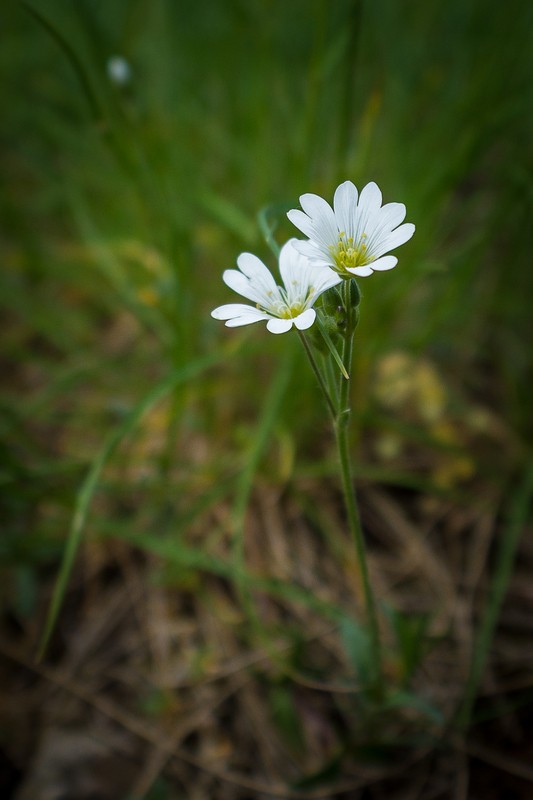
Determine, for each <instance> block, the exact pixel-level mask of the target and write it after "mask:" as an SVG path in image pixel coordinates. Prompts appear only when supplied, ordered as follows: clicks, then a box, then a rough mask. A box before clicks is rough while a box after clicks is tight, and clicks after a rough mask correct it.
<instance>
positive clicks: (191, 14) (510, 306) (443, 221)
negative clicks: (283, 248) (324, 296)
mask: <svg viewBox="0 0 533 800" xmlns="http://www.w3.org/2000/svg"><path fill="white" fill-rule="evenodd" d="M1 14H2V27H3V37H2V38H3V44H2V48H1V49H0V82H1V85H2V89H3V108H2V134H1V137H2V138H1V142H2V152H1V156H0V158H1V162H2V173H3V176H4V177H3V180H2V185H1V188H0V204H1V211H2V219H3V225H2V234H1V253H2V274H1V278H0V281H1V285H0V303H1V304H2V307H3V313H4V315H5V320H6V321H5V322H4V325H3V335H2V342H3V347H2V350H3V356H2V360H3V364H4V368H3V377H4V380H3V384H4V388H3V393H2V412H3V413H2V429H3V430H2V433H3V441H4V445H3V447H2V464H1V474H0V478H1V481H2V484H3V489H4V492H3V496H4V499H3V506H4V511H3V515H4V520H5V527H4V532H3V534H2V540H1V544H0V547H1V549H2V550H1V553H2V560H3V564H4V566H5V569H6V574H7V575H9V578H8V579H7V581H6V582H5V583H4V588H3V592H4V596H5V599H6V600H7V602H8V603H9V604H10V605H12V606H13V607H14V608H15V609H16V613H17V614H19V615H21V617H22V618H24V617H25V616H28V615H31V614H32V613H33V611H34V610H35V604H36V602H37V598H38V596H39V578H38V575H39V572H38V568H39V567H40V566H41V565H45V566H48V567H50V568H51V569H52V570H54V569H55V568H56V566H57V563H58V559H59V557H60V556H61V555H62V554H63V553H64V548H65V544H66V542H67V540H68V541H70V546H71V556H72V557H73V556H74V551H75V545H76V544H77V542H78V540H79V537H80V536H81V535H82V533H83V530H84V525H85V522H86V517H87V514H88V512H89V510H90V506H91V503H92V501H93V499H94V493H95V492H98V491H99V492H100V493H101V495H102V496H103V497H104V498H105V499H106V500H107V501H108V503H111V504H113V503H114V506H113V505H112V507H113V508H115V511H114V512H113V513H112V512H110V511H109V505H108V506H106V512H105V514H101V515H99V514H98V508H96V511H95V513H94V519H93V527H92V532H93V533H94V532H97V533H99V534H101V535H113V536H118V537H124V538H126V539H130V540H133V541H134V542H135V544H137V545H138V546H140V547H145V548H146V549H148V550H150V549H151V550H155V551H156V552H159V553H160V554H161V555H163V557H164V558H165V557H166V558H168V559H169V563H170V561H172V558H174V560H176V559H177V561H178V563H181V564H184V565H186V568H187V569H194V568H199V569H201V568H202V565H205V563H206V562H205V558H207V556H205V555H204V554H203V553H202V551H201V550H200V549H198V548H191V549H189V550H187V548H186V542H185V541H184V539H183V532H184V531H186V530H187V526H188V525H190V524H191V523H192V522H193V521H194V520H195V519H197V517H198V516H199V515H201V514H203V513H205V512H206V510H208V509H209V508H210V507H212V506H214V505H216V503H217V502H218V501H219V500H220V498H221V497H232V498H234V501H233V502H234V521H235V529H236V531H239V530H241V529H242V525H243V515H244V510H245V508H246V503H247V498H248V497H249V493H250V491H251V486H252V484H253V481H254V476H255V475H256V474H257V472H258V471H259V472H261V471H263V472H264V471H266V472H267V473H268V474H269V477H270V479H271V480H274V481H276V480H277V481H280V483H283V480H284V479H285V478H284V476H286V474H289V473H290V472H291V470H293V469H294V468H295V467H294V466H293V465H294V461H295V459H296V460H297V463H299V464H302V465H304V466H303V467H301V468H302V469H304V468H306V469H307V471H308V474H311V473H314V474H321V472H323V474H324V475H326V476H327V475H331V474H332V469H333V468H332V465H331V459H330V456H331V453H330V451H329V450H328V444H327V442H328V439H327V420H326V414H325V409H324V408H323V404H322V400H321V398H320V396H319V393H318V391H317V389H316V386H315V383H314V378H313V376H312V375H311V374H310V371H309V369H308V365H307V364H306V362H305V359H304V357H303V354H301V353H299V351H298V342H297V341H296V337H291V336H289V335H287V336H282V337H273V336H270V335H268V334H267V333H266V332H265V331H264V330H263V329H262V328H261V326H256V327H253V328H251V329H249V330H239V331H227V330H226V329H225V328H224V327H223V326H222V325H221V324H219V323H216V322H215V321H214V320H212V319H211V318H210V316H209V312H210V310H211V308H212V307H214V306H215V305H219V304H221V303H225V302H231V300H232V297H231V292H230V291H229V290H228V289H227V287H225V286H224V284H223V283H222V280H221V274H222V271H223V270H224V269H226V268H228V267H232V266H233V265H234V263H235V259H236V257H237V255H238V254H239V253H240V252H242V251H243V250H252V251H253V252H255V253H257V254H258V255H260V256H262V257H264V259H265V260H266V261H267V263H269V264H270V266H272V267H274V266H275V265H274V263H273V259H272V256H271V255H270V253H269V250H268V248H267V246H266V244H265V242H264V240H263V238H262V235H261V231H260V227H259V225H258V221H257V214H258V212H259V211H260V210H261V209H263V208H265V207H268V214H269V219H270V220H271V221H272V222H273V223H274V224H275V225H276V232H275V235H276V236H277V238H278V240H279V241H280V242H283V241H284V240H285V239H286V238H288V237H289V236H292V235H295V233H296V232H295V230H294V229H293V228H291V226H290V224H289V223H288V221H287V220H286V219H285V217H284V209H286V208H287V207H291V206H293V207H295V206H296V205H297V201H298V196H299V195H300V194H301V193H303V192H307V191H313V192H317V193H319V194H322V195H323V196H325V197H326V198H328V199H331V198H332V195H333V191H334V189H335V187H336V185H337V184H338V183H339V182H340V181H342V180H345V179H351V180H353V181H354V182H355V183H356V184H357V185H358V186H360V187H361V186H362V185H364V184H365V183H366V182H368V181H370V180H375V181H377V182H378V184H379V186H380V187H381V188H382V191H383V194H384V198H385V201H399V202H404V203H405V204H406V206H407V209H408V214H407V219H408V220H409V221H412V222H414V223H415V224H416V226H417V231H416V235H415V236H414V238H413V239H412V240H411V241H410V242H409V243H408V244H407V245H405V246H404V247H402V248H401V250H400V251H399V252H398V256H399V259H400V260H399V265H398V267H397V268H396V269H395V270H393V271H392V272H390V273H386V274H376V275H374V276H373V277H372V278H370V279H363V280H361V288H362V291H363V295H364V296H363V303H362V319H361V324H360V327H359V329H358V336H357V347H356V362H355V370H356V376H357V377H356V381H355V396H354V404H355V406H356V408H357V411H358V419H359V426H360V428H362V429H363V430H364V429H365V426H370V427H371V426H372V425H377V424H378V423H377V422H376V415H377V411H376V408H375V402H374V401H373V399H372V396H371V393H370V391H369V377H368V376H369V374H370V372H371V370H372V365H373V364H374V363H375V362H376V361H377V360H378V359H379V357H380V356H381V355H382V354H384V353H387V352H388V351H390V350H395V349H405V350H406V351H408V352H410V353H412V354H415V355H424V356H427V357H429V358H431V359H432V360H433V361H434V362H435V363H437V364H438V365H439V368H440V369H441V370H442V374H443V375H445V376H446V381H447V382H448V383H449V385H450V386H451V387H457V388H458V389H459V394H461V395H463V396H466V397H469V398H472V399H473V400H478V399H483V401H486V402H487V403H488V404H489V406H490V407H491V408H492V409H493V410H494V411H495V412H496V413H497V415H498V416H499V417H500V418H501V419H503V420H504V421H505V425H506V426H507V427H508V428H509V430H510V431H512V435H513V436H514V437H516V439H517V440H518V441H519V442H525V441H527V437H528V436H530V435H531V411H530V402H531V401H530V397H529V394H530V391H529V388H528V387H529V386H530V381H531V341H530V337H528V323H529V321H530V317H531V301H532V296H533V295H532V291H531V289H532V281H533V277H532V276H533V270H532V269H531V245H532V242H531V238H532V237H531V230H532V225H531V223H532V207H533V191H532V181H531V175H532V166H533V164H532V148H531V142H532V140H533V114H532V100H533V82H532V81H531V67H532V58H531V54H530V49H531V48H530V36H531V34H530V31H531V29H532V26H533V6H531V4H528V3H523V2H518V0H509V1H508V2H506V3H504V4H502V3H496V2H479V1H478V2H472V3H467V2H464V0H446V2H444V1H443V0H437V1H436V2H431V3H428V2H422V0H419V1H415V2H409V3H401V2H397V1H396V0H374V2H354V1H353V0H352V1H350V2H348V0H337V1H335V0H334V1H333V2H326V1H325V0H314V1H313V2H309V0H306V1H305V2H304V1H303V0H294V2H290V3H282V2H275V1H273V0H270V1H269V2H265V0H247V2H241V1H240V0H228V2H220V1H218V2H217V1H216V0H206V1H205V2H202V3H198V2H191V0H182V1H181V2H177V1H176V2H172V1H171V0H150V2H148V0H127V1H126V0H114V1H113V2H106V1H105V0H91V2H89V0H78V2H72V1H68V0H45V2H39V3H37V2H33V3H32V2H27V3H16V2H9V3H7V4H6V5H5V6H4V7H3V10H2V12H1ZM114 55H120V56H122V57H124V58H125V59H127V61H128V62H129V64H130V67H131V79H130V81H129V82H128V83H127V84H126V85H124V86H116V85H114V84H113V83H112V82H111V81H110V79H109V76H108V73H107V64H108V60H109V59H110V57H112V56H114ZM165 392H166V393H167V399H168V398H170V399H169V402H170V411H169V412H168V414H167V415H166V416H165V419H164V421H163V423H162V425H161V428H160V429H159V428H158V429H157V431H156V433H157V436H156V437H155V441H156V444H155V445H153V446H152V449H151V450H150V451H149V453H148V454H146V453H141V454H139V453H138V452H137V451H136V450H135V446H134V443H135V436H136V434H135V431H134V428H135V430H137V428H138V427H139V426H140V427H141V429H142V424H143V423H142V413H143V412H144V411H145V410H146V409H147V408H148V406H150V408H151V407H152V405H151V404H152V403H153V404H156V402H157V401H158V400H159V399H160V398H161V396H162V394H163V393H165ZM411 433H413V432H411ZM129 434H131V436H130V435H129ZM415 434H416V431H415V432H414V434H413V435H415ZM421 435H422V434H421ZM188 437H189V438H190V437H196V438H197V439H198V440H199V441H201V442H202V443H203V444H202V447H203V448H204V449H203V455H202V456H201V457H200V456H199V457H198V458H197V459H195V457H194V455H191V452H190V450H189V449H188V448H187V447H186V446H185V445H184V441H186V440H188ZM123 439H124V440H125V443H124V442H123ZM465 446H466V445H465ZM117 447H118V449H119V452H115V451H117ZM272 452H274V456H272ZM269 455H270V457H269ZM95 459H96V460H95ZM108 460H111V461H113V463H114V464H115V465H116V468H115V469H114V470H112V471H110V472H109V473H106V472H105V470H104V471H103V472H102V471H101V468H102V469H103V468H104V466H105V464H106V463H107V462H108ZM147 461H148V462H149V463H150V465H151V466H150V469H149V470H146V471H144V472H143V469H142V467H143V464H145V462H147ZM136 463H139V465H140V466H139V470H138V472H135V470H134V469H133V467H132V465H133V466H135V464H136ZM91 465H92V467H91ZM365 468H366V467H365V465H360V466H359V468H358V469H359V471H363V472H364V471H365ZM367 468H368V474H371V465H367ZM479 468H480V469H481V470H485V471H487V472H488V473H490V474H491V475H494V474H495V475H498V474H500V477H501V481H502V482H504V481H505V482H507V481H508V480H509V478H510V473H509V471H508V470H507V471H505V470H502V469H501V465H500V464H498V463H494V462H492V463H485V462H484V461H483V460H482V458H481V457H480V459H479ZM515 468H516V464H514V465H513V469H515ZM90 469H92V471H89V472H88V470H90ZM87 476H88V477H87ZM382 477H383V476H382ZM385 477H386V476H385ZM403 480H404V481H407V482H409V475H407V476H405V475H404V477H403ZM84 481H85V482H84ZM412 481H413V485H415V483H416V482H415V478H414V477H412ZM80 487H81V489H80ZM76 498H77V499H76ZM139 498H140V499H141V502H140V503H139V502H138V501H139ZM102 502H103V501H102ZM73 509H75V510H76V515H75V517H74V521H72V515H73ZM69 526H71V527H70V539H68V536H67V533H68V530H69ZM168 537H170V538H168ZM236 542H237V543H236V545H235V548H236V557H237V558H242V552H241V550H242V537H241V538H239V536H237V537H236ZM239 542H240V544H239ZM180 548H181V549H180ZM239 554H240V555H239ZM180 559H181V560H180ZM202 559H204V560H202ZM236 563H239V562H238V561H237V562H236ZM195 565H196V567H195ZM67 566H70V562H68V563H67ZM209 568H212V569H215V568H216V569H219V570H220V569H222V567H221V566H220V565H218V566H216V565H215V566H214V565H213V564H211V565H210V567H209ZM184 569H185V567H184ZM222 571H223V570H222ZM239 575H240V573H239V572H238V570H237V572H236V573H235V574H234V577H235V580H237V581H239V580H241V577H242V576H241V577H239ZM67 577H68V570H67V571H66V572H65V573H64V583H63V585H62V586H63V589H64V588H65V586H66V581H67Z"/></svg>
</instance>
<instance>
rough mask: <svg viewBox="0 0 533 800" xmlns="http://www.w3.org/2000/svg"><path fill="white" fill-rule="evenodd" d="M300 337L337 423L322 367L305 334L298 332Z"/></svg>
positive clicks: (335, 411)
mask: <svg viewBox="0 0 533 800" xmlns="http://www.w3.org/2000/svg"><path fill="white" fill-rule="evenodd" d="M298 335H299V337H300V340H301V342H302V344H303V346H304V350H305V352H306V353H307V358H308V359H309V363H310V364H311V367H312V369H313V372H314V373H315V376H316V379H317V381H318V383H319V386H320V388H321V389H322V394H323V395H324V398H325V400H326V403H327V406H328V408H329V411H330V414H331V417H332V419H333V421H334V422H335V420H336V419H337V409H336V408H335V404H334V402H333V399H332V397H331V394H330V392H329V389H328V386H327V383H326V381H325V380H324V376H323V375H322V372H321V371H320V367H319V366H318V363H317V361H316V359H315V356H314V354H313V351H312V349H311V346H310V344H309V342H308V341H307V338H306V336H305V333H303V331H298ZM347 382H348V381H346V383H347Z"/></svg>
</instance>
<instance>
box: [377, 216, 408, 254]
mask: <svg viewBox="0 0 533 800" xmlns="http://www.w3.org/2000/svg"><path fill="white" fill-rule="evenodd" d="M414 232H415V226H414V225H413V223H412V222H405V223H404V224H403V225H400V227H399V228H396V230H395V231H392V233H389V234H388V236H387V237H386V238H383V241H382V242H380V243H379V244H378V245H377V247H376V248H375V250H373V251H372V252H373V255H374V256H376V257H378V258H379V256H381V255H382V254H383V253H387V252H388V251H389V250H394V249H395V248H396V247H399V246H400V245H401V244H405V242H408V241H409V239H410V238H411V236H412V235H413V233H414Z"/></svg>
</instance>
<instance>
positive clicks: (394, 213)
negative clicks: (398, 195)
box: [379, 203, 407, 230]
mask: <svg viewBox="0 0 533 800" xmlns="http://www.w3.org/2000/svg"><path fill="white" fill-rule="evenodd" d="M406 213H407V209H406V208H405V206H404V204H403V203H386V205H384V206H383V208H382V209H381V211H380V212H379V225H380V228H388V229H389V230H392V229H393V228H396V227H397V226H398V225H399V224H400V223H401V222H403V221H404V219H405V215H406Z"/></svg>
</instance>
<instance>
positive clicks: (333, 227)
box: [300, 194, 339, 247]
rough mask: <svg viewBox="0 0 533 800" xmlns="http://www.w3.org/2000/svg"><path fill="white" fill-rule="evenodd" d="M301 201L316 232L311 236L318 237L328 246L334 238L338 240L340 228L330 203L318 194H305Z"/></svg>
mask: <svg viewBox="0 0 533 800" xmlns="http://www.w3.org/2000/svg"><path fill="white" fill-rule="evenodd" d="M300 203H301V206H302V208H303V210H304V211H305V213H306V214H307V215H308V216H309V217H311V220H312V223H313V231H314V233H313V236H312V237H310V238H313V239H318V241H320V242H321V243H322V244H324V245H325V246H326V247H327V246H328V245H329V244H330V243H331V241H332V240H333V241H336V240H337V235H338V230H339V229H338V227H337V223H336V221H335V214H334V213H333V209H332V208H331V206H330V204H329V203H327V202H326V201H325V200H324V198H323V197H319V196H318V195H317V194H303V195H302V196H301V197H300ZM308 235H309V234H308Z"/></svg>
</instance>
